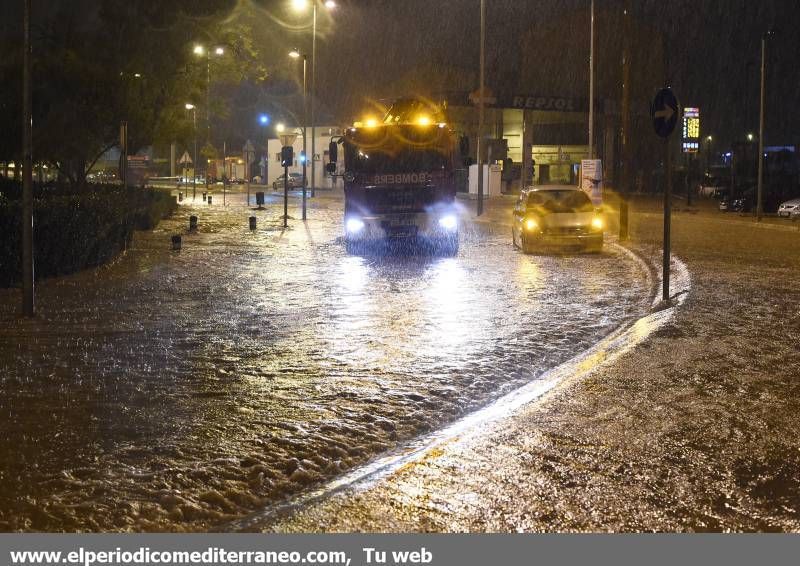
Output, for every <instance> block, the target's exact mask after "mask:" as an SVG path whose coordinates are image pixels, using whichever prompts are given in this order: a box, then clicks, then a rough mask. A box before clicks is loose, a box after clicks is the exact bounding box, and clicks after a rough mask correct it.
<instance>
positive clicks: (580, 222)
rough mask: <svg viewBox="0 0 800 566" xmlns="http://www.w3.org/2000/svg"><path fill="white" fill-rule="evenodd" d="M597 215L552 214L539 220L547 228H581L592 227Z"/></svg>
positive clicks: (583, 213) (592, 213)
mask: <svg viewBox="0 0 800 566" xmlns="http://www.w3.org/2000/svg"><path fill="white" fill-rule="evenodd" d="M595 215H596V213H595V212H551V213H550V214H545V215H542V216H539V219H540V223H541V225H542V226H543V227H546V228H580V227H584V226H590V225H591V223H592V218H594V217H595Z"/></svg>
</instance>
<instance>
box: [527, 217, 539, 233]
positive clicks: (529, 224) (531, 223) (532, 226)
mask: <svg viewBox="0 0 800 566" xmlns="http://www.w3.org/2000/svg"><path fill="white" fill-rule="evenodd" d="M538 227H539V223H538V222H536V220H535V219H533V218H526V219H525V229H526V230H528V231H529V232H533V231H534V230H536V229H537V228H538Z"/></svg>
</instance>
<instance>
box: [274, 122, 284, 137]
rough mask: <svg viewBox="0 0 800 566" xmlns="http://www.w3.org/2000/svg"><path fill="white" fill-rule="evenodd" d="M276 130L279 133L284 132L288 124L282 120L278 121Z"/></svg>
mask: <svg viewBox="0 0 800 566" xmlns="http://www.w3.org/2000/svg"><path fill="white" fill-rule="evenodd" d="M275 131H277V132H278V133H279V134H282V133H283V132H285V131H286V126H284V125H283V123H282V122H278V123H277V124H276V126H275Z"/></svg>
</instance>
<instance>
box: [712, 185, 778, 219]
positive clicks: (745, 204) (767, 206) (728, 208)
mask: <svg viewBox="0 0 800 566" xmlns="http://www.w3.org/2000/svg"><path fill="white" fill-rule="evenodd" d="M757 190H758V189H757V188H756V187H754V186H750V187H749V188H746V189H744V190H743V191H741V192H740V193H739V195H738V196H737V198H735V199H733V200H730V199H729V198H727V197H726V198H723V199H722V200H721V201H720V203H719V209H720V210H721V211H722V212H753V211H754V210H755V209H756V202H757V199H758V196H757V195H758V192H757ZM761 207H762V209H763V211H764V212H765V213H767V214H769V213H773V214H774V213H775V211H776V210H777V208H778V204H777V200H776V198H775V197H774V196H773V195H771V194H769V193H767V192H765V194H764V195H763V196H762V200H761Z"/></svg>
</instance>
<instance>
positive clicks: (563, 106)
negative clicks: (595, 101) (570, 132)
mask: <svg viewBox="0 0 800 566" xmlns="http://www.w3.org/2000/svg"><path fill="white" fill-rule="evenodd" d="M511 107H512V108H521V109H524V110H545V111H547V110H550V111H553V112H582V111H584V110H585V109H586V103H585V102H584V101H583V100H576V99H574V98H563V97H560V96H513V97H512V99H511Z"/></svg>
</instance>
